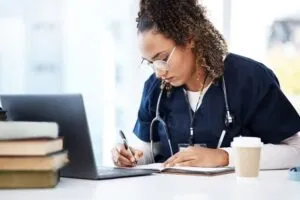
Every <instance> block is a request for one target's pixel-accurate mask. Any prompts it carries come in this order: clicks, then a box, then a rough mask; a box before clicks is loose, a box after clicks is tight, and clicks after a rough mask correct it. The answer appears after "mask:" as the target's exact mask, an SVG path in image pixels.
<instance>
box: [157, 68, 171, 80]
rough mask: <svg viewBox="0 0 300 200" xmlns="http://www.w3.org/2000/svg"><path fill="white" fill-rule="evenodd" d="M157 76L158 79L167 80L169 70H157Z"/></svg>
mask: <svg viewBox="0 0 300 200" xmlns="http://www.w3.org/2000/svg"><path fill="white" fill-rule="evenodd" d="M155 75H156V77H157V78H161V79H165V78H166V77H167V75H168V70H156V71H155Z"/></svg>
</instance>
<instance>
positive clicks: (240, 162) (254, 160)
mask: <svg viewBox="0 0 300 200" xmlns="http://www.w3.org/2000/svg"><path fill="white" fill-rule="evenodd" d="M262 145H263V143H262V142H261V139H260V138H257V137H236V138H234V140H233V142H232V143H231V147H232V148H233V152H234V158H235V172H236V175H237V177H238V178H256V177H258V176H259V169H260V154H261V147H262Z"/></svg>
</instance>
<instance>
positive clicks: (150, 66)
mask: <svg viewBox="0 0 300 200" xmlns="http://www.w3.org/2000/svg"><path fill="white" fill-rule="evenodd" d="M140 67H141V68H143V69H151V70H154V67H153V64H152V63H150V62H148V61H146V60H143V61H142V63H141V65H140Z"/></svg>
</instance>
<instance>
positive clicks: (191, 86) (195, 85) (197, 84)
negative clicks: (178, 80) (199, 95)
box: [185, 72, 209, 92]
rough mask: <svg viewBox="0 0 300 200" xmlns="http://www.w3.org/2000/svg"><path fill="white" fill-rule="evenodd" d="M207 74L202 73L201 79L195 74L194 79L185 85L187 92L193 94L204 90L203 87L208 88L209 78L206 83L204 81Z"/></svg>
mask: <svg viewBox="0 0 300 200" xmlns="http://www.w3.org/2000/svg"><path fill="white" fill-rule="evenodd" d="M206 74H207V73H206V72H203V73H201V76H200V77H199V76H198V75H197V73H194V74H193V75H192V77H191V78H190V79H189V80H188V81H187V82H186V83H185V87H186V89H187V90H189V91H192V92H198V91H200V90H201V89H202V87H205V86H207V84H208V83H209V78H207V79H206V81H205V83H203V82H204V79H205V77H206ZM203 84H204V86H203Z"/></svg>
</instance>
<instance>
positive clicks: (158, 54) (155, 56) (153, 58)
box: [142, 50, 167, 63]
mask: <svg viewBox="0 0 300 200" xmlns="http://www.w3.org/2000/svg"><path fill="white" fill-rule="evenodd" d="M166 52H167V50H165V51H161V52H158V53H157V54H155V55H154V56H153V57H152V58H151V60H155V59H156V58H157V57H159V56H160V55H161V54H163V53H166ZM144 60H147V59H146V58H144V57H142V61H144ZM147 61H148V62H150V63H152V62H153V61H150V60H147Z"/></svg>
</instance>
